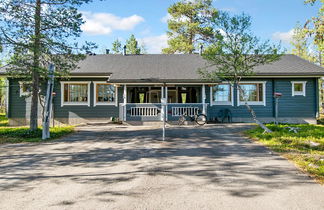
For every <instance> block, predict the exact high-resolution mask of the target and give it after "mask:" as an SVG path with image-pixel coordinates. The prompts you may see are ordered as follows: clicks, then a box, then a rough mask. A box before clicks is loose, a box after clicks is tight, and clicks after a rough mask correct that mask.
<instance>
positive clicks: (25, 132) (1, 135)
mask: <svg viewBox="0 0 324 210" xmlns="http://www.w3.org/2000/svg"><path fill="white" fill-rule="evenodd" d="M72 132H74V126H63V127H54V128H50V134H51V138H50V139H47V140H53V139H57V138H60V137H62V136H65V135H67V134H70V133H72ZM41 141H43V140H42V129H41V128H38V129H37V130H35V131H30V130H29V128H28V127H17V128H6V127H0V144H4V143H21V142H41Z"/></svg>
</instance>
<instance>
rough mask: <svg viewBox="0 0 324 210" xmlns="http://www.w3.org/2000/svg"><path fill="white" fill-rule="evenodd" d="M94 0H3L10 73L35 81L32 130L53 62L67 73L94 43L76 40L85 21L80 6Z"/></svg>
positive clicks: (1, 34)
mask: <svg viewBox="0 0 324 210" xmlns="http://www.w3.org/2000/svg"><path fill="white" fill-rule="evenodd" d="M90 1H91V0H64V1H62V0H46V1H45V0H29V1H21V0H6V1H3V2H2V3H1V4H0V45H1V46H3V48H5V51H6V52H8V55H7V57H10V60H9V61H8V64H9V65H8V66H7V68H6V70H7V74H8V75H10V76H12V77H19V78H24V79H25V80H29V81H32V102H31V113H30V129H31V130H36V129H37V127H38V123H37V119H38V98H39V89H40V86H41V85H42V81H41V80H42V79H46V78H47V76H48V66H49V64H50V63H53V64H54V65H55V67H56V71H55V74H56V75H57V76H66V75H68V74H69V72H70V71H71V70H73V69H75V68H76V66H77V63H78V62H79V61H80V60H82V59H84V58H85V55H84V52H86V51H89V50H90V49H92V48H93V47H94V44H92V43H86V44H85V45H83V46H79V45H78V42H77V41H76V38H78V37H79V36H80V35H81V32H82V31H81V25H82V24H83V23H84V21H83V19H82V15H81V13H80V12H79V11H78V7H79V6H81V5H82V4H83V3H88V2H90Z"/></svg>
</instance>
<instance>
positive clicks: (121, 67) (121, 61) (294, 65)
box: [72, 54, 324, 81]
mask: <svg viewBox="0 0 324 210" xmlns="http://www.w3.org/2000/svg"><path fill="white" fill-rule="evenodd" d="M205 65H206V61H205V60H204V59H203V58H202V57H201V56H200V55H196V54H194V55H183V54H181V55H180V54H179V55H165V54H161V55H126V56H123V55H94V56H88V57H87V58H86V59H85V60H83V61H81V62H80V65H79V69H77V70H75V71H73V72H72V74H73V75H80V74H83V75H86V74H91V73H92V74H97V75H98V74H109V73H112V76H111V80H134V81H136V80H143V79H149V78H152V80H154V79H159V80H168V81H171V80H182V81H184V80H186V81H192V80H199V79H200V76H199V75H198V74H197V70H198V69H199V68H201V67H204V66H205ZM254 71H255V73H256V75H257V76H324V68H322V67H319V66H317V65H315V64H312V63H310V62H308V61H306V60H304V59H301V58H299V57H297V56H295V55H284V56H282V58H281V59H280V60H279V61H276V62H274V63H272V64H269V65H262V66H258V67H257V68H255V70H254Z"/></svg>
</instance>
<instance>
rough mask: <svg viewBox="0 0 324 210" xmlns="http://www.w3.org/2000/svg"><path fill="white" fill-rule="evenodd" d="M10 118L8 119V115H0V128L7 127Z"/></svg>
mask: <svg viewBox="0 0 324 210" xmlns="http://www.w3.org/2000/svg"><path fill="white" fill-rule="evenodd" d="M7 125H8V118H6V114H4V113H0V126H7Z"/></svg>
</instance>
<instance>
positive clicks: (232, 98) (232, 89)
mask: <svg viewBox="0 0 324 210" xmlns="http://www.w3.org/2000/svg"><path fill="white" fill-rule="evenodd" d="M216 85H229V86H230V88H231V101H214V100H213V98H214V97H213V88H214V87H215V86H216ZM216 85H213V86H210V87H209V89H210V105H211V106H215V105H230V106H234V88H233V87H232V85H231V84H230V83H229V82H222V83H219V84H216Z"/></svg>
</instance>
